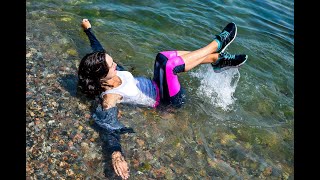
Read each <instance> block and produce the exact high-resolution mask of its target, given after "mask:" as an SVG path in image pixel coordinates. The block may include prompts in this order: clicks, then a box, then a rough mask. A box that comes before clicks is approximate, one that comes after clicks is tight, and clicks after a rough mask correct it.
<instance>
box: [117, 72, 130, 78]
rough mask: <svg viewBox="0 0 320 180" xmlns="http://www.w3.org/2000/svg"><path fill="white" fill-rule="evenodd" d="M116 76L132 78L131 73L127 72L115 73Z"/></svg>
mask: <svg viewBox="0 0 320 180" xmlns="http://www.w3.org/2000/svg"><path fill="white" fill-rule="evenodd" d="M117 75H118V76H125V77H133V75H132V73H131V72H129V71H117Z"/></svg>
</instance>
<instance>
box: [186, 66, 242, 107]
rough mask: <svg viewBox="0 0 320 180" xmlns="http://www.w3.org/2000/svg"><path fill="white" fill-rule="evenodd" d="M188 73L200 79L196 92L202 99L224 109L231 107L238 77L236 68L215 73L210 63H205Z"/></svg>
mask: <svg viewBox="0 0 320 180" xmlns="http://www.w3.org/2000/svg"><path fill="white" fill-rule="evenodd" d="M190 75H191V76H193V77H196V78H198V79H199V80H200V86H199V87H198V89H197V91H196V92H197V95H198V96H200V97H204V98H203V99H204V101H207V103H210V104H212V105H213V106H215V107H220V108H222V109H223V110H224V111H228V110H231V109H232V104H233V103H234V101H235V100H236V98H235V97H234V96H233V93H234V92H235V90H236V87H237V84H238V81H239V79H240V73H239V71H238V69H237V68H231V69H228V70H226V71H222V72H220V73H215V72H214V71H213V69H212V67H211V65H205V66H201V67H200V68H199V69H197V70H196V71H195V72H191V73H190Z"/></svg>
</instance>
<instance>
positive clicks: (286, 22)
mask: <svg viewBox="0 0 320 180" xmlns="http://www.w3.org/2000/svg"><path fill="white" fill-rule="evenodd" d="M26 5H27V9H26V18H27V19H26V25H27V26H26V43H27V44H26V45H27V46H26V82H27V92H26V107H27V111H26V127H27V129H26V132H27V141H26V144H27V148H26V153H27V174H26V176H27V177H28V178H30V179H56V178H59V179H76V178H79V179H103V178H105V177H107V179H114V178H115V177H114V176H113V174H112V172H111V171H109V169H108V168H109V167H108V163H106V162H105V158H104V156H103V152H102V146H103V143H102V140H101V139H100V135H99V133H98V131H96V130H95V128H94V126H93V125H92V124H93V123H92V122H93V121H92V119H91V117H90V110H91V105H92V103H93V101H92V100H90V99H87V98H85V97H84V96H83V95H82V94H81V93H78V92H77V89H76V84H77V67H78V64H79V62H80V59H81V58H82V57H83V55H85V54H86V53H88V52H90V51H91V50H90V46H89V42H88V40H87V37H86V35H85V34H84V33H83V31H82V30H81V27H80V22H81V20H82V18H89V19H90V20H91V23H92V26H93V30H94V33H95V34H96V36H97V38H98V39H99V40H100V41H101V43H102V44H103V46H104V47H105V48H106V49H107V51H108V52H109V54H111V56H112V57H113V58H114V60H115V61H116V62H117V63H119V64H121V65H124V67H125V68H127V69H129V70H131V72H132V73H133V74H134V75H137V76H138V75H139V76H140V75H144V76H147V77H151V76H152V72H153V62H154V57H155V55H156V54H157V52H159V51H162V50H171V49H178V50H195V49H197V48H200V47H202V46H204V45H206V44H207V43H209V42H210V41H211V39H212V38H213V35H214V34H215V33H219V32H220V30H221V29H222V28H223V27H224V26H225V25H226V24H227V23H228V22H230V21H233V22H235V23H236V24H237V26H238V34H237V37H236V39H235V40H234V42H233V43H232V44H231V45H230V46H229V47H228V48H227V50H226V51H227V52H229V53H245V54H247V55H248V56H249V59H248V61H247V62H246V63H245V64H244V65H243V66H242V67H240V68H239V69H230V70H227V71H224V72H222V73H214V72H213V71H212V69H211V68H210V65H202V66H200V67H197V68H195V69H193V70H192V71H191V72H189V73H183V74H180V75H179V80H180V82H181V85H182V86H183V87H185V88H186V91H187V96H188V102H187V104H185V106H183V107H182V108H181V109H179V110H176V111H174V112H168V111H166V110H163V109H161V108H159V109H157V110H154V109H151V108H141V107H134V106H128V105H120V106H119V107H120V108H121V110H122V112H123V114H122V119H121V121H122V122H123V123H124V124H125V125H128V126H131V127H133V128H134V129H135V131H136V133H134V134H130V135H124V136H122V146H123V150H124V152H125V154H126V159H127V161H128V162H129V164H130V171H131V173H130V174H131V178H130V179H148V178H150V179H213V178H217V179H252V178H262V179H281V178H282V179H293V178H294V169H293V163H294V159H293V149H294V148H293V147H294V146H293V145H294V143H293V140H294V138H293V133H294V129H293V126H294V106H293V95H294V89H293V85H294V74H293V68H294V60H293V59H294V55H293V52H294V51H293V49H294V39H293V35H294V31H293V5H294V3H293V1H288V0H286V1H240V2H239V1H233V0H227V1H200V0H193V1H188V3H177V2H175V1H159V0H158V1H156V0H152V1H147V2H142V1H132V0H131V1H101V0H94V1H76V0H60V1H52V0H42V1H36V0H32V1H28V2H26Z"/></svg>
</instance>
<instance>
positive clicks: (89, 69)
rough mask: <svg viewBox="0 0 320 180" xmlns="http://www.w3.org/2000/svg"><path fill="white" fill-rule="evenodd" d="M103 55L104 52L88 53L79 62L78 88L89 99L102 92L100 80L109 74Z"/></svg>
mask: <svg viewBox="0 0 320 180" xmlns="http://www.w3.org/2000/svg"><path fill="white" fill-rule="evenodd" d="M105 54H106V53H105V52H104V51H100V52H93V53H89V54H86V55H85V56H84V57H83V58H82V59H81V61H80V64H79V69H78V87H79V89H80V91H81V92H82V93H84V94H85V95H87V96H89V97H94V96H96V95H99V94H100V93H101V92H103V91H104V90H103V89H102V87H101V83H100V80H101V79H102V78H104V77H105V76H107V74H108V72H109V67H108V65H107V63H106V55H105Z"/></svg>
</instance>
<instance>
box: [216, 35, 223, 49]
mask: <svg viewBox="0 0 320 180" xmlns="http://www.w3.org/2000/svg"><path fill="white" fill-rule="evenodd" d="M215 41H216V42H217V43H218V47H217V50H216V51H220V49H221V46H222V44H221V42H220V41H219V40H218V39H217V38H216V39H215Z"/></svg>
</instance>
